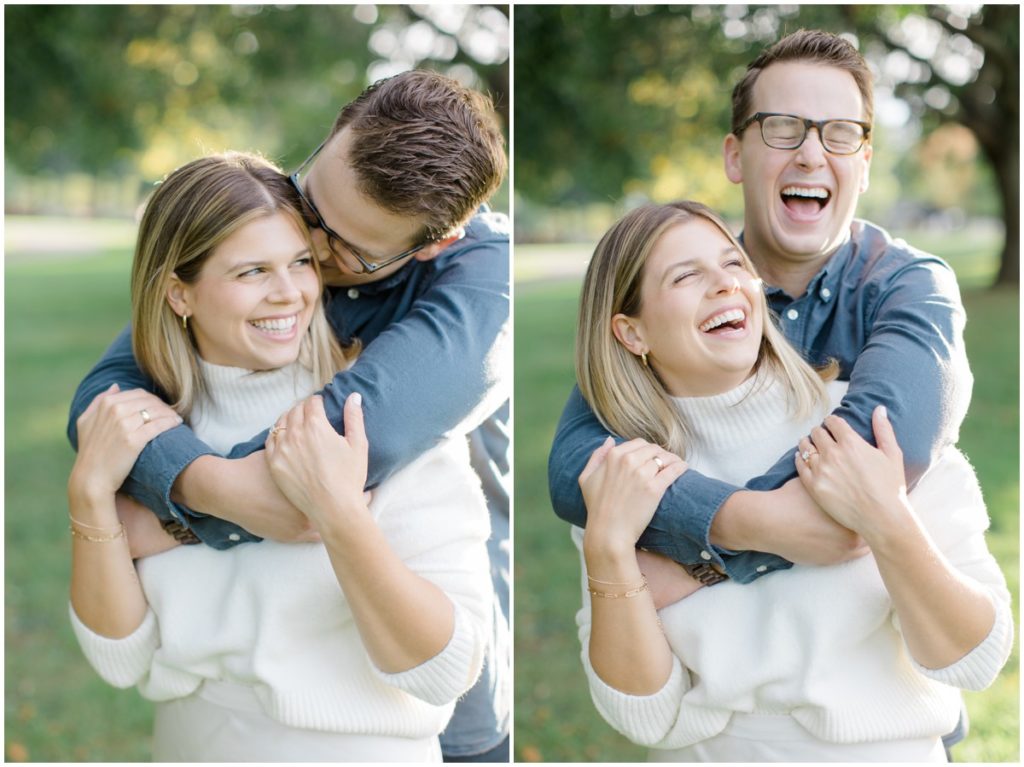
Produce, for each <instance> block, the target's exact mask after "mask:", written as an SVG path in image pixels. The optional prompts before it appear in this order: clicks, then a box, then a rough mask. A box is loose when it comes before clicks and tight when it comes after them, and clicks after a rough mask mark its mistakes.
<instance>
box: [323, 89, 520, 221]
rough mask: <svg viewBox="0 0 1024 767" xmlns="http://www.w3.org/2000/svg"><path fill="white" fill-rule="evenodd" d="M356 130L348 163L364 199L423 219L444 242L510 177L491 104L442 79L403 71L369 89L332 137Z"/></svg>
mask: <svg viewBox="0 0 1024 767" xmlns="http://www.w3.org/2000/svg"><path fill="white" fill-rule="evenodd" d="M343 128H350V129H351V134H352V141H351V144H350V145H349V146H350V149H349V157H348V161H349V163H350V164H351V166H352V169H353V170H354V171H355V174H356V177H357V178H358V179H359V185H360V187H361V188H360V190H359V191H360V192H362V193H363V194H366V195H368V196H369V197H370V198H371V199H372V200H374V201H375V202H376V203H377V204H378V205H380V206H381V207H383V208H385V209H386V210H389V211H391V212H393V213H397V214H399V215H404V216H414V217H416V218H419V219H421V220H423V222H424V225H425V228H426V231H425V233H424V235H425V237H427V238H429V239H440V238H442V237H443V236H445V235H447V234H449V233H451V232H452V231H453V230H454V229H456V228H457V227H459V226H460V225H462V224H464V223H465V222H466V221H468V220H469V218H470V217H471V216H472V215H473V213H474V212H475V211H476V209H477V208H478V207H479V206H480V205H481V203H483V202H485V201H487V199H488V198H490V196H491V195H492V194H494V192H495V190H496V189H497V188H498V186H499V185H500V184H501V180H502V178H503V177H504V175H505V169H506V165H507V162H506V159H505V140H504V137H503V136H502V133H501V129H500V127H499V125H498V119H497V116H496V115H495V112H494V106H493V104H492V103H491V100H490V99H489V98H488V97H486V96H484V95H483V94H481V93H478V92H477V91H474V90H471V89H469V88H466V87H464V86H462V85H460V84H459V83H458V82H456V81H455V80H452V79H451V78H448V77H444V76H442V75H439V74H437V73H436V72H429V71H425V70H415V71H411V72H403V73H402V74H400V75H395V76H394V77H389V78H386V79H384V80H379V81H378V82H376V83H374V84H373V85H371V86H370V87H369V88H367V89H366V90H365V91H363V92H362V94H360V95H359V97H358V98H356V99H355V101H353V102H351V103H350V104H348V105H347V106H346V107H344V108H343V109H342V110H341V113H340V114H339V115H338V118H337V120H335V122H334V127H333V128H332V129H331V136H333V135H335V134H336V133H338V132H339V131H340V130H342V129H343Z"/></svg>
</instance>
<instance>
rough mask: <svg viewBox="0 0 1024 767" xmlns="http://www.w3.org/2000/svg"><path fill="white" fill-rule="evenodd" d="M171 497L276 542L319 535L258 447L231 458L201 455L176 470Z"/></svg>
mask: <svg viewBox="0 0 1024 767" xmlns="http://www.w3.org/2000/svg"><path fill="white" fill-rule="evenodd" d="M172 497H173V498H174V500H175V501H176V502H178V503H182V504H184V505H185V506H188V507H189V508H190V509H195V510H196V511H201V512H202V513H203V514H209V515H210V516H214V517H217V518H219V519H224V520H227V521H228V522H234V523H235V524H236V525H238V526H239V527H243V528H245V529H246V530H248V531H249V532H250V533H252V534H253V535H258V536H260V537H261V538H270V539H271V540H275V541H280V542H281V543H300V542H305V541H319V540H320V534H319V533H317V532H316V530H314V529H313V526H312V524H311V523H310V521H309V519H307V518H306V516H305V515H303V513H302V512H301V511H299V510H298V509H297V508H295V507H294V506H292V505H291V504H290V503H289V502H288V499H287V498H285V497H284V495H283V494H282V493H281V491H280V490H278V488H277V485H276V484H274V480H273V479H272V478H271V476H270V469H269V468H268V467H267V461H266V452H264V451H263V450H259V451H257V452H255V453H252V454H251V455H247V456H246V457H245V458H236V459H232V460H228V459H227V458H220V457H218V456H213V455H204V456H200V457H199V458H197V459H196V460H194V461H193V462H192V463H190V464H189V465H188V466H187V467H186V468H185V470H184V471H183V472H182V473H181V474H180V475H179V476H178V479H177V481H176V482H175V483H174V489H173V492H172Z"/></svg>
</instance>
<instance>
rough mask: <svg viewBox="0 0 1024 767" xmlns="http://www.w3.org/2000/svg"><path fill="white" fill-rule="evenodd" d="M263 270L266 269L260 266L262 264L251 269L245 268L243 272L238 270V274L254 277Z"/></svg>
mask: <svg viewBox="0 0 1024 767" xmlns="http://www.w3.org/2000/svg"><path fill="white" fill-rule="evenodd" d="M265 271H267V270H266V269H265V268H264V267H262V266H254V267H253V268H252V269H246V270H245V271H244V272H239V274H238V276H239V277H255V276H257V275H260V274H263V272H265Z"/></svg>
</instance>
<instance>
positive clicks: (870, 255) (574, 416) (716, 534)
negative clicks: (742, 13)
mask: <svg viewBox="0 0 1024 767" xmlns="http://www.w3.org/2000/svg"><path fill="white" fill-rule="evenodd" d="M732 106H733V108H732V130H731V132H730V133H729V135H728V136H726V138H725V142H724V159H725V170H726V175H727V176H728V178H729V179H730V180H731V181H732V182H733V183H740V184H742V185H743V199H744V233H743V239H744V244H745V246H746V248H747V250H748V252H749V253H750V257H751V259H752V260H753V261H754V263H755V264H756V266H757V268H758V270H759V272H760V275H761V276H762V277H763V278H764V280H765V285H766V292H767V295H768V300H769V304H770V306H771V308H772V309H773V310H774V312H775V313H776V314H777V315H778V316H779V318H780V323H781V327H782V330H783V332H784V333H785V334H786V336H787V338H788V339H789V340H790V341H791V342H792V343H793V344H794V345H795V346H796V347H797V349H798V350H800V351H801V353H802V354H803V355H804V356H805V357H806V358H807V359H808V360H809V361H811V363H812V364H824V363H826V362H827V361H828V360H829V359H830V358H831V359H836V360H837V361H838V362H839V365H840V371H841V372H840V378H842V379H848V380H849V381H850V388H849V391H848V393H847V395H846V397H845V398H844V399H843V403H842V405H841V406H840V407H839V408H838V409H837V410H836V411H835V412H836V414H837V415H839V416H840V417H842V418H843V419H844V420H846V421H847V422H848V423H849V424H850V425H851V426H853V428H854V429H856V430H857V432H858V433H859V434H861V436H863V437H865V438H866V439H868V440H870V441H872V443H873V434H872V427H871V413H872V411H873V410H874V408H875V406H876V405H880V404H881V405H885V406H886V407H887V408H888V414H889V417H890V419H891V421H892V424H893V427H894V428H895V431H896V434H897V437H898V439H899V442H900V445H901V447H902V448H903V451H904V458H905V463H906V470H907V479H908V481H909V482H911V483H913V482H915V481H916V480H917V479H918V478H919V477H920V476H921V474H922V473H923V472H924V470H925V469H926V468H927V466H928V464H929V463H930V462H931V460H932V458H933V457H934V456H935V455H937V453H938V452H939V451H940V450H941V449H942V447H943V446H945V445H947V444H951V443H954V442H955V441H956V438H957V433H958V430H959V427H960V423H961V422H962V420H963V417H964V415H965V413H966V411H967V404H968V402H969V400H970V392H971V387H972V383H973V379H972V377H971V373H970V369H969V367H968V364H967V358H966V355H965V353H964V345H963V326H964V321H965V318H964V311H963V307H962V305H961V302H960V296H959V290H958V288H957V284H956V279H955V277H954V275H953V273H952V271H951V270H950V269H949V267H948V266H947V265H946V264H945V263H943V262H942V261H940V260H939V259H936V258H934V257H931V256H928V255H926V254H923V253H920V252H918V251H914V250H912V249H911V248H909V247H908V246H907V245H906V244H905V243H903V242H900V241H893V240H892V239H890V238H889V236H888V235H887V234H886V233H885V232H884V231H882V230H881V229H879V228H878V227H876V226H874V225H872V224H869V223H867V222H864V221H855V220H854V218H853V216H854V211H855V208H856V204H857V200H858V198H859V196H860V195H861V194H862V193H863V192H864V191H866V189H867V186H868V172H869V169H870V164H871V154H872V148H871V144H870V134H871V119H872V109H873V100H872V87H871V75H870V72H869V70H868V68H867V65H866V63H865V62H864V60H863V58H862V57H861V56H860V54H859V53H858V52H857V51H856V49H854V48H853V46H851V45H850V44H849V43H847V42H845V41H844V40H842V39H841V38H839V37H837V36H835V35H831V34H828V33H825V32H820V31H806V30H802V31H800V32H796V33H794V34H792V35H789V36H788V37H786V38H784V39H782V40H780V41H779V42H778V43H776V44H775V45H774V46H772V47H771V48H769V49H768V50H766V51H764V52H763V53H762V54H761V55H760V56H758V58H757V59H756V60H755V61H754V62H752V63H751V64H750V65H749V66H748V68H747V72H746V74H745V76H744V77H743V79H742V80H741V81H740V82H739V84H738V85H737V86H736V88H735V90H734V91H733V105H732ZM607 436H608V435H607V432H606V431H605V430H604V429H603V428H602V427H601V425H600V424H599V423H598V422H597V419H596V418H595V417H594V415H593V414H592V413H591V412H590V410H589V408H588V407H587V405H586V403H585V402H584V401H583V399H582V397H581V396H580V394H579V392H578V390H577V391H574V392H573V394H572V395H571V397H570V399H569V403H568V404H567V406H566V408H565V411H564V413H563V415H562V419H561V421H560V423H559V426H558V431H557V433H556V436H555V441H554V445H553V447H552V452H551V457H550V462H549V484H550V490H551V498H552V504H553V506H554V508H555V511H556V513H557V514H558V515H559V516H560V517H562V518H563V519H565V520H567V521H569V522H572V523H574V524H578V525H582V524H584V522H585V519H586V510H585V508H584V507H583V501H582V497H581V495H580V492H579V487H578V484H577V478H578V476H579V474H580V472H581V471H582V469H583V466H584V465H585V463H586V461H587V459H588V458H589V456H590V454H591V453H592V452H593V451H594V450H595V449H596V448H597V447H598V446H599V445H600V444H601V443H602V442H603V441H604V440H605V438H606V437H607ZM795 453H796V446H795V445H794V446H793V450H791V451H787V453H786V454H785V455H783V456H780V458H779V460H778V462H777V463H776V464H775V465H774V466H773V467H772V468H771V469H770V470H769V471H768V472H767V473H766V474H765V475H764V476H762V477H757V478H754V479H752V480H751V481H750V482H748V483H747V486H746V488H737V487H735V486H731V485H728V484H727V483H724V482H719V481H717V480H713V479H710V478H708V477H704V476H701V475H700V474H698V473H697V472H695V471H692V470H691V471H687V472H686V473H685V474H684V475H683V476H682V477H680V478H679V479H678V480H677V481H676V482H675V483H674V484H673V485H672V486H671V487H670V488H669V489H668V491H667V492H666V493H665V495H664V497H663V499H662V502H661V505H660V506H659V508H658V511H657V513H656V514H655V516H654V518H653V520H652V521H651V524H650V526H649V527H648V529H647V530H646V531H645V533H644V535H643V536H642V537H641V538H640V541H639V544H638V545H640V546H641V547H643V548H645V549H648V550H650V551H653V552H657V553H661V554H665V555H667V556H669V557H671V558H672V559H674V560H675V561H676V562H678V563H680V564H681V565H682V566H683V568H684V569H685V570H687V571H688V572H689V573H690V574H691V575H692V576H694V577H696V578H697V579H698V580H700V581H701V582H703V583H705V584H707V585H713V584H714V583H717V582H719V581H720V580H722V579H724V578H727V577H731V578H734V579H736V580H738V581H740V582H742V583H747V582H750V581H752V580H754V579H756V578H758V577H760V576H762V575H764V574H766V573H769V572H771V571H773V570H778V569H782V568H787V567H790V566H791V562H799V563H807V564H830V563H836V562H840V561H843V560H845V559H848V558H852V557H854V556H859V555H861V554H863V553H865V548H864V545H863V541H861V540H860V539H858V538H857V536H856V535H854V534H853V533H852V532H851V531H849V530H847V529H845V528H842V527H840V526H839V525H837V524H835V523H834V522H833V521H832V520H831V519H830V518H829V517H827V515H825V513H824V512H823V511H821V510H820V509H819V508H818V507H817V506H816V505H814V504H813V502H811V501H810V499H809V497H808V496H807V494H806V493H805V492H804V491H803V488H802V486H801V485H800V482H799V480H798V479H795V477H796V470H795V468H794V454H795Z"/></svg>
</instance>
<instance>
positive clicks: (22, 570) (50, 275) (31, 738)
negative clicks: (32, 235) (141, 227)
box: [5, 249, 151, 762]
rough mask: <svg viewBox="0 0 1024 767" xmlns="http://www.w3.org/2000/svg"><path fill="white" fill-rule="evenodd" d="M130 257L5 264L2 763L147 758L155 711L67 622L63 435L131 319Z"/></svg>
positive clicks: (68, 454) (66, 450)
mask: <svg viewBox="0 0 1024 767" xmlns="http://www.w3.org/2000/svg"><path fill="white" fill-rule="evenodd" d="M130 261H131V252H130V250H127V249H119V250H116V251H110V252H106V253H100V254H98V255H91V256H78V257H74V258H31V257H27V256H23V255H18V256H16V257H15V258H10V257H9V258H8V264H7V269H6V296H5V298H6V316H5V320H6V327H7V333H6V360H5V362H6V371H7V378H6V402H5V406H6V409H5V413H6V446H7V452H6V475H5V476H6V486H5V493H6V506H5V509H6V514H5V525H6V529H5V532H6V552H5V553H6V569H5V577H6V580H5V584H6V612H5V618H6V621H5V626H6V632H7V633H6V643H7V644H6V650H7V652H6V656H5V663H6V666H5V670H6V675H5V684H6V688H5V693H6V695H5V703H6V706H5V723H6V728H5V752H6V756H7V759H8V760H10V761H52V762H57V761H145V760H147V759H148V758H149V751H150V748H149V732H150V722H151V707H150V704H148V703H147V702H145V701H142V700H141V698H140V697H139V695H138V693H136V692H134V691H131V690H129V691H121V690H114V689H113V688H110V687H108V686H107V685H106V684H104V683H103V682H102V681H100V679H99V677H97V676H96V674H95V672H93V670H92V669H91V668H90V667H89V666H88V665H87V664H86V662H85V659H84V658H83V657H82V655H81V653H80V652H79V650H78V646H77V644H76V643H75V639H74V636H73V635H72V633H71V626H70V623H69V621H68V612H67V611H68V597H67V594H68V573H69V554H70V537H69V533H68V522H67V503H66V497H65V489H66V482H67V476H68V471H69V470H70V468H71V463H72V461H73V453H72V451H71V448H70V447H69V446H68V442H67V439H66V437H65V425H66V423H67V412H68V404H69V402H70V401H71V396H72V394H73V392H74V389H75V386H76V385H77V384H78V381H79V380H80V379H81V378H82V377H83V376H84V375H85V374H86V372H88V370H89V368H90V367H91V366H92V365H93V363H95V362H96V360H97V359H98V358H99V355H100V354H101V353H102V352H103V349H104V348H105V347H106V346H107V344H109V342H110V341H112V340H113V337H114V335H115V334H116V333H117V331H118V330H119V329H120V328H121V327H122V326H123V325H124V323H125V322H126V321H127V317H128V268H129V264H130Z"/></svg>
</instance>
